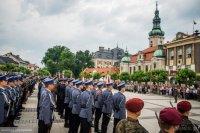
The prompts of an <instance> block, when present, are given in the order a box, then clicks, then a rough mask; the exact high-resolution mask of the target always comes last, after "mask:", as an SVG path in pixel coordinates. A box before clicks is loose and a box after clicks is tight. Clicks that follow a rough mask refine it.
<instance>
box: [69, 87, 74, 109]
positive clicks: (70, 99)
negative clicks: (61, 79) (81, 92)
mask: <svg viewBox="0 0 200 133" xmlns="http://www.w3.org/2000/svg"><path fill="white" fill-rule="evenodd" d="M74 90H75V88H74V87H73V86H72V87H70V89H69V106H68V107H69V108H72V106H73V103H72V92H73V91H74Z"/></svg>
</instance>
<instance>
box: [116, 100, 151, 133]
mask: <svg viewBox="0 0 200 133" xmlns="http://www.w3.org/2000/svg"><path fill="white" fill-rule="evenodd" d="M143 107H144V101H143V100H141V99H139V98H133V99H130V100H128V101H127V102H126V109H127V119H123V120H121V121H119V122H118V124H117V126H116V132H115V133H148V131H147V130H146V129H145V128H144V127H143V126H142V125H141V124H140V123H139V121H138V117H139V116H140V114H141V110H142V109H143Z"/></svg>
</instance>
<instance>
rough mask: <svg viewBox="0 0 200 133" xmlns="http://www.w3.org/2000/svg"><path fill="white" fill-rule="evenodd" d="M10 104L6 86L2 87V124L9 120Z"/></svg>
mask: <svg viewBox="0 0 200 133" xmlns="http://www.w3.org/2000/svg"><path fill="white" fill-rule="evenodd" d="M9 105H10V99H9V97H8V94H7V93H6V92H5V90H4V88H1V87H0V124H2V123H5V122H6V120H7V117H8V116H7V113H8V108H9Z"/></svg>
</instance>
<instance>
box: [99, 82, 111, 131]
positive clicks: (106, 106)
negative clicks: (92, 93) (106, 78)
mask: <svg viewBox="0 0 200 133" xmlns="http://www.w3.org/2000/svg"><path fill="white" fill-rule="evenodd" d="M112 85H113V83H107V84H106V86H107V89H106V90H105V91H103V92H102V103H103V108H102V113H103V119H102V125H101V132H102V133H107V127H108V123H109V121H110V118H111V114H112V109H113V94H112V88H113V87H112Z"/></svg>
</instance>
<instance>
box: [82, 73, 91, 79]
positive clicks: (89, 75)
mask: <svg viewBox="0 0 200 133" xmlns="http://www.w3.org/2000/svg"><path fill="white" fill-rule="evenodd" d="M84 78H85V79H89V78H92V75H91V74H90V73H88V72H84Z"/></svg>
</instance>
